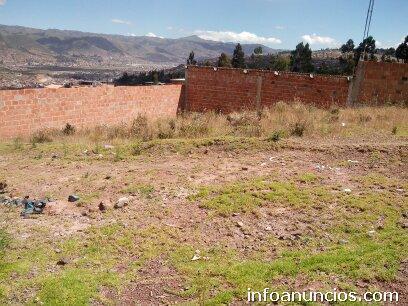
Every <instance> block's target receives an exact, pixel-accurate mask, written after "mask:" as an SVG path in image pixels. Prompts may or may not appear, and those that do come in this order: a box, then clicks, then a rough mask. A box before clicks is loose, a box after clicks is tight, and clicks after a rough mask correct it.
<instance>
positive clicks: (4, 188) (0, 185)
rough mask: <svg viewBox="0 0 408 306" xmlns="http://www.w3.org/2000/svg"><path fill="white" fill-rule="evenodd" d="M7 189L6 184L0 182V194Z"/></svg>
mask: <svg viewBox="0 0 408 306" xmlns="http://www.w3.org/2000/svg"><path fill="white" fill-rule="evenodd" d="M6 188H7V183H6V182H5V181H0V193H4V192H5V191H6Z"/></svg>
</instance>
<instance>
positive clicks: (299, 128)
mask: <svg viewBox="0 0 408 306" xmlns="http://www.w3.org/2000/svg"><path fill="white" fill-rule="evenodd" d="M305 130H306V124H305V123H304V122H296V123H295V125H294V126H293V127H292V130H291V135H293V136H297V137H302V136H303V134H304V132H305Z"/></svg>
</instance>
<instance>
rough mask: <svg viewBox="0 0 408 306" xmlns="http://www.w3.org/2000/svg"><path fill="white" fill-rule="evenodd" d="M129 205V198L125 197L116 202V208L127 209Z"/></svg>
mask: <svg viewBox="0 0 408 306" xmlns="http://www.w3.org/2000/svg"><path fill="white" fill-rule="evenodd" d="M127 205H129V198H127V197H123V198H120V199H119V200H118V201H117V202H116V204H115V208H123V207H125V206H127Z"/></svg>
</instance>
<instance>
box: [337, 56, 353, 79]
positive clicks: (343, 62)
mask: <svg viewBox="0 0 408 306" xmlns="http://www.w3.org/2000/svg"><path fill="white" fill-rule="evenodd" d="M339 61H340V73H341V74H345V75H351V74H353V72H354V67H355V66H356V63H355V61H354V57H353V55H352V54H349V55H348V56H341V57H340V58H339Z"/></svg>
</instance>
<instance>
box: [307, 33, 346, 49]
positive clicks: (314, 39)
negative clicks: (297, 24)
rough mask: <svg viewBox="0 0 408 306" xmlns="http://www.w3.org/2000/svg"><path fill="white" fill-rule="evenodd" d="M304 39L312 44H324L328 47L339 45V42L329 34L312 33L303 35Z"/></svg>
mask: <svg viewBox="0 0 408 306" xmlns="http://www.w3.org/2000/svg"><path fill="white" fill-rule="evenodd" d="M302 39H303V41H305V42H307V43H309V44H311V45H322V46H326V47H337V46H339V43H338V42H337V41H336V40H335V39H334V38H331V37H327V36H319V35H316V34H312V35H303V36H302Z"/></svg>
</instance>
